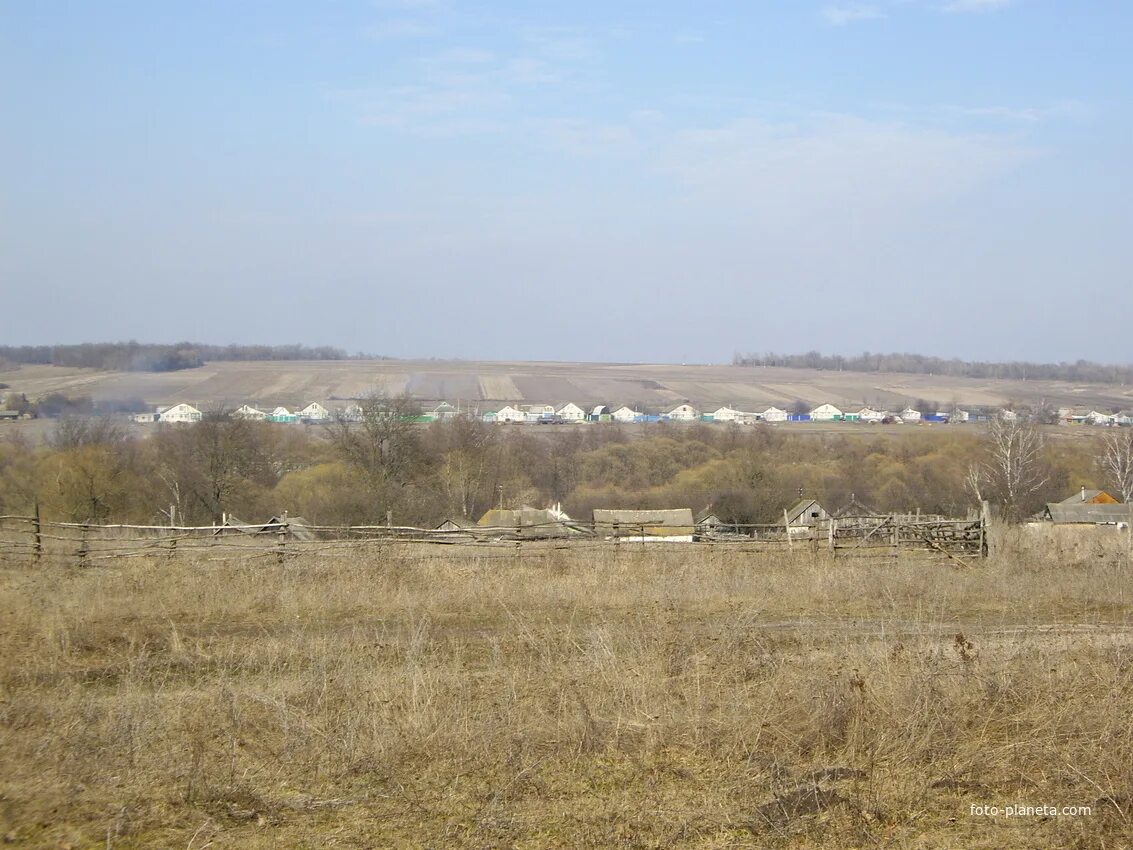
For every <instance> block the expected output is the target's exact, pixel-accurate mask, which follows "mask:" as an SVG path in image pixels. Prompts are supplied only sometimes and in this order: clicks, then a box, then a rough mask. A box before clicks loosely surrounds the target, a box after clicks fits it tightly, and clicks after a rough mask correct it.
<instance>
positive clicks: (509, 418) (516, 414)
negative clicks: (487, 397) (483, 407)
mask: <svg viewBox="0 0 1133 850" xmlns="http://www.w3.org/2000/svg"><path fill="white" fill-rule="evenodd" d="M495 421H496V422H501V423H506V422H526V421H527V413H526V412H525V411H523V410H520V409H519V408H518V407H514V406H512V405H510V404H505V405H504V406H503V407H501V408H500V409H499V410H497V411H496V416H495Z"/></svg>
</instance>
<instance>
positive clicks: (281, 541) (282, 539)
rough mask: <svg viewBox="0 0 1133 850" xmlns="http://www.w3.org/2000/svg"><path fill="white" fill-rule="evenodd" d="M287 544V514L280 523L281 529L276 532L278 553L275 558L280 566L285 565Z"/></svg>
mask: <svg viewBox="0 0 1133 850" xmlns="http://www.w3.org/2000/svg"><path fill="white" fill-rule="evenodd" d="M286 545H287V520H286V514H285V515H284V519H283V520H282V521H281V522H280V523H279V530H278V531H277V532H276V555H275V559H276V562H277V563H278V564H279V565H280V566H283V560H284V557H285V555H286V554H287V553H286V552H285V547H286Z"/></svg>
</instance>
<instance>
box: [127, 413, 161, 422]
mask: <svg viewBox="0 0 1133 850" xmlns="http://www.w3.org/2000/svg"><path fill="white" fill-rule="evenodd" d="M159 416H160V414H158V413H135V414H134V415H133V416H131V417H130V418H131V419H133V420H134V421H135V422H137V423H138V424H140V425H148V424H149V423H150V422H156V421H157V420H158V417H159Z"/></svg>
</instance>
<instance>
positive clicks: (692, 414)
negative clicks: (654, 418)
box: [667, 402, 700, 422]
mask: <svg viewBox="0 0 1133 850" xmlns="http://www.w3.org/2000/svg"><path fill="white" fill-rule="evenodd" d="M667 415H668V417H669V418H670V419H672V420H674V421H676V422H695V421H697V420H698V419H700V411H699V410H697V409H696V408H695V407H693V406H692V405H691V404H688V403H687V402H686V403H685V404H678V405H677V406H676V407H674V408H673V409H672V410H670V411H669V413H668V414H667Z"/></svg>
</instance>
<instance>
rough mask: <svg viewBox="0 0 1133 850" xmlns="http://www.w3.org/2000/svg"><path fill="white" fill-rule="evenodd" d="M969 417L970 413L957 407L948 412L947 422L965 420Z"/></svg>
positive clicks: (970, 416)
mask: <svg viewBox="0 0 1133 850" xmlns="http://www.w3.org/2000/svg"><path fill="white" fill-rule="evenodd" d="M971 418H972V414H970V413H969V412H968V411H966V410H960V409H959V408H956V409H955V410H951V411H949V412H948V421H949V422H967V421H968V420H969V419H971Z"/></svg>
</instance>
